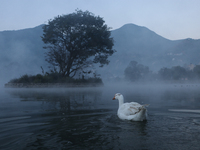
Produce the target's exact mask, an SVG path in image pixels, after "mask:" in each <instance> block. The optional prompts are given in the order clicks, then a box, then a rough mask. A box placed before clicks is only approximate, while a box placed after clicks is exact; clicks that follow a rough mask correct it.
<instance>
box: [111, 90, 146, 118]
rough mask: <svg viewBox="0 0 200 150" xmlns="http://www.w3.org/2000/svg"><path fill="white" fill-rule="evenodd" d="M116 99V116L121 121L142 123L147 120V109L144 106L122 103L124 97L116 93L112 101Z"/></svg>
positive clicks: (134, 103)
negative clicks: (117, 104)
mask: <svg viewBox="0 0 200 150" xmlns="http://www.w3.org/2000/svg"><path fill="white" fill-rule="evenodd" d="M115 99H118V101H119V108H118V111H117V115H118V117H119V118H120V119H122V120H131V121H143V120H146V118H147V109H146V108H145V106H148V105H140V104H139V103H136V102H130V103H124V97H123V95H122V94H120V93H116V94H115V96H114V98H113V100H115Z"/></svg>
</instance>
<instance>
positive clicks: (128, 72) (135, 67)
mask: <svg viewBox="0 0 200 150" xmlns="http://www.w3.org/2000/svg"><path fill="white" fill-rule="evenodd" d="M149 72H150V71H149V67H147V66H144V65H142V64H138V63H137V62H136V61H131V62H130V63H129V65H128V67H127V68H126V69H125V71H124V74H125V78H126V79H127V80H130V81H137V80H140V79H144V78H145V76H146V75H147V74H148V73H149Z"/></svg>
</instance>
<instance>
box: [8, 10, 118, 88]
mask: <svg viewBox="0 0 200 150" xmlns="http://www.w3.org/2000/svg"><path fill="white" fill-rule="evenodd" d="M110 29H111V28H110V27H108V26H107V25H106V24H105V21H104V20H103V18H101V17H99V16H95V15H94V14H93V13H91V12H89V11H82V10H76V12H74V13H71V14H67V15H61V16H60V15H59V16H57V17H55V18H54V19H51V20H49V21H48V24H46V25H44V26H43V35H42V36H41V38H42V41H43V42H44V44H45V46H44V49H46V52H45V61H47V62H48V63H49V65H50V66H49V68H50V71H48V72H46V73H44V70H43V68H42V67H41V68H42V75H41V74H37V75H23V76H22V77H20V78H18V79H13V80H11V81H9V83H7V84H5V87H6V88H7V87H16V88H20V87H88V86H102V85H103V82H102V80H101V79H100V78H98V77H97V76H96V74H95V73H94V72H95V71H94V70H95V69H94V68H95V67H97V66H99V67H103V66H104V65H108V64H109V60H108V57H109V56H111V55H112V54H113V53H114V52H115V50H114V49H113V45H114V44H113V43H114V42H113V38H112V37H111V31H110ZM94 66H95V67H94ZM88 70H89V71H88ZM85 72H87V73H88V72H89V73H91V72H92V73H93V74H94V77H91V75H90V76H89V77H88V78H87V79H86V78H85V76H84V73H85Z"/></svg>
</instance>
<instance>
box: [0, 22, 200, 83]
mask: <svg viewBox="0 0 200 150" xmlns="http://www.w3.org/2000/svg"><path fill="white" fill-rule="evenodd" d="M42 26H44V24H42V25H39V26H36V27H34V28H26V29H21V30H13V31H0V53H1V55H0V69H1V76H2V77H5V76H6V77H7V78H6V79H5V80H10V79H11V78H15V77H19V76H20V75H23V74H26V73H27V74H37V73H41V68H40V67H41V66H42V67H43V68H44V69H45V71H49V70H48V64H47V62H45V55H44V53H45V51H46V50H45V49H43V46H44V43H43V42H42V39H41V36H42V34H43V30H42ZM111 36H112V37H113V38H114V49H115V50H116V51H117V52H116V53H114V54H113V55H112V56H111V57H109V60H110V64H109V65H108V66H104V67H103V68H98V67H97V68H96V69H97V71H98V72H99V73H100V74H101V75H102V77H103V78H108V77H109V78H112V77H116V76H119V77H122V76H123V74H124V70H125V68H126V67H127V66H128V64H129V62H130V61H132V60H135V61H137V62H138V63H141V64H143V65H146V66H149V68H150V70H153V71H158V70H159V69H160V68H162V67H171V66H177V65H180V66H183V65H184V64H190V63H193V64H199V62H200V60H199V56H200V39H195V40H194V39H190V38H187V39H182V40H169V39H166V38H164V37H162V36H160V35H158V34H156V33H155V32H154V31H151V30H149V29H148V28H146V27H141V26H138V25H135V24H125V25H123V26H122V27H120V28H118V29H115V30H112V31H111ZM3 79H4V78H3Z"/></svg>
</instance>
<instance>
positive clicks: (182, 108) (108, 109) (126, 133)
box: [0, 85, 200, 150]
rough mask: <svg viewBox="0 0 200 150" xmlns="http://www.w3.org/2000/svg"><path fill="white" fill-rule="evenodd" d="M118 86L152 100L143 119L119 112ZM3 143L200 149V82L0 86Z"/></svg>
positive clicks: (131, 96)
mask: <svg viewBox="0 0 200 150" xmlns="http://www.w3.org/2000/svg"><path fill="white" fill-rule="evenodd" d="M116 92H120V93H122V94H123V95H124V98H125V101H127V102H129V101H136V102H139V103H141V104H150V106H149V107H148V120H147V121H145V122H130V121H122V120H120V119H118V117H117V109H118V102H117V101H113V100H112V98H113V96H114V94H115V93H116ZM0 94H1V97H0V149H11V150H12V149H25V150H28V149H30V150H34V149H44V150H45V149H48V150H49V149H53V150H54V149H55V150H57V149H58V150H59V149H62V150H64V149H81V150H84V149H87V150H88V149H116V150H117V149H126V150H128V149H148V150H155V149H159V150H160V149H162V150H165V149H166V150H170V149H172V150H174V149H176V150H177V149H180V150H184V149H186V150H188V149H192V150H199V149H200V142H199V141H200V85H167V86H161V85H156V86H151V85H145V86H144V85H143V86H142V85H140V86H139V85H137V86H126V87H125V86H123V87H122V86H120V85H115V86H110V87H102V88H73V89H67V88H65V89H62V88H61V89H39V88H38V89H1V92H0Z"/></svg>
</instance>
